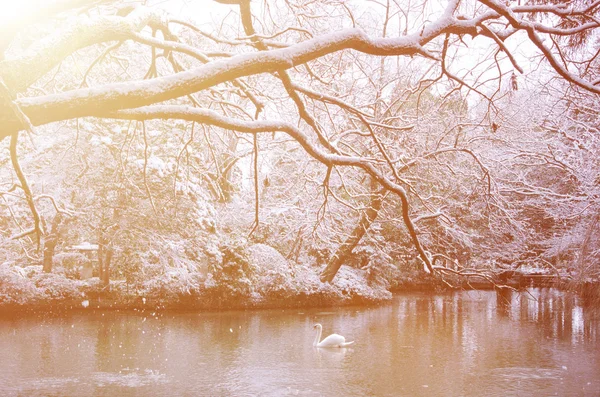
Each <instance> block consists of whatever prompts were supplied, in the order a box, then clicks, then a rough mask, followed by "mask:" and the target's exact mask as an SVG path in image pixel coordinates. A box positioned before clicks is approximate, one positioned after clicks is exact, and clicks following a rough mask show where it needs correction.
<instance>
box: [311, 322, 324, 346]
mask: <svg viewBox="0 0 600 397" xmlns="http://www.w3.org/2000/svg"><path fill="white" fill-rule="evenodd" d="M321 332H323V327H321V326H320V325H319V326H317V336H316V337H315V341H314V342H313V346H317V345H318V344H319V341H320V340H321Z"/></svg>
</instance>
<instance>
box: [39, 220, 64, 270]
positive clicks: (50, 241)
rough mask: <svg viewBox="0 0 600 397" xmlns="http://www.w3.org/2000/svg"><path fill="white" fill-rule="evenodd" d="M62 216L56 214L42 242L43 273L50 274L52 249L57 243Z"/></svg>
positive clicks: (52, 257)
mask: <svg viewBox="0 0 600 397" xmlns="http://www.w3.org/2000/svg"><path fill="white" fill-rule="evenodd" d="M62 219H63V216H62V214H61V213H60V212H58V213H57V214H56V215H55V216H54V219H53V220H52V227H51V230H50V233H49V234H48V236H47V237H46V239H45V241H44V261H43V270H44V273H51V272H52V261H53V259H54V248H56V244H57V243H58V237H59V231H58V228H59V227H60V224H61V222H62Z"/></svg>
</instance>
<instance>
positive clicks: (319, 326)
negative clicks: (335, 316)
mask: <svg viewBox="0 0 600 397" xmlns="http://www.w3.org/2000/svg"><path fill="white" fill-rule="evenodd" d="M319 328H323V326H322V325H321V324H315V326H314V327H313V329H319Z"/></svg>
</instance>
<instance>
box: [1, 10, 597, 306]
mask: <svg viewBox="0 0 600 397" xmlns="http://www.w3.org/2000/svg"><path fill="white" fill-rule="evenodd" d="M25 3H26V2H25ZM3 4H4V3H3ZM3 7H6V12H5V13H4V14H3V16H0V31H1V32H2V34H1V35H0V145H1V148H0V305H17V306H20V305H27V304H46V303H52V302H71V301H77V302H81V301H83V302H84V305H85V304H89V302H88V299H91V300H93V299H96V298H95V297H98V296H105V297H108V298H106V299H107V300H105V301H108V302H113V303H115V302H117V303H118V304H123V305H134V306H135V305H139V304H142V303H143V304H146V303H147V302H152V303H154V304H156V305H165V306H169V305H181V304H187V305H192V306H193V305H198V306H201V307H222V306H223V307H225V306H228V305H234V306H242V307H245V306H248V307H251V306H252V307H254V306H257V307H258V306H261V305H263V306H264V305H266V306H277V305H278V304H281V305H286V304H287V305H303V304H307V305H308V304H311V305H312V304H327V303H344V302H351V303H357V302H371V301H382V300H386V299H389V298H390V296H391V291H396V290H402V289H403V288H415V286H421V287H422V286H423V285H433V286H443V287H446V288H456V287H459V286H462V285H464V283H465V282H466V283H475V282H489V283H492V284H494V285H500V284H502V278H501V277H498V275H501V274H506V272H513V271H519V272H521V271H522V272H529V273H532V272H536V273H540V274H552V275H556V276H557V277H561V278H562V279H565V280H569V281H570V282H573V283H575V284H576V283H583V282H587V281H589V280H597V279H598V277H599V276H600V218H599V217H600V200H599V196H600V171H599V170H600V167H599V166H600V157H599V153H600V131H599V128H600V127H599V126H600V124H599V123H598V114H599V112H600V97H599V95H598V94H599V93H600V36H599V35H598V32H599V31H600V29H599V28H600V1H597V0H572V1H560V0H518V1H517V0H509V1H504V0H479V1H475V0H417V1H415V0H374V1H367V0H364V1H363V0H213V1H209V0H188V1H176V0H169V1H124V0H123V1H120V0H59V1H46V2H39V3H36V5H35V7H31V8H29V9H25V10H20V12H17V11H19V10H18V7H19V5H18V4H17V5H9V4H8V3H6V4H5V5H3ZM10 7H14V9H11V8H10ZM12 11H14V12H12ZM11 12H12V13H11Z"/></svg>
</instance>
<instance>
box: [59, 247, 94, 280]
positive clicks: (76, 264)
mask: <svg viewBox="0 0 600 397" xmlns="http://www.w3.org/2000/svg"><path fill="white" fill-rule="evenodd" d="M53 259H54V260H53V262H54V267H55V268H56V273H64V275H65V277H67V278H70V279H74V280H78V279H79V278H80V270H81V268H82V267H83V266H85V265H86V264H89V263H90V259H89V258H88V257H87V256H85V255H84V254H82V253H79V252H60V253H58V254H56V255H54V258H53Z"/></svg>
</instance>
